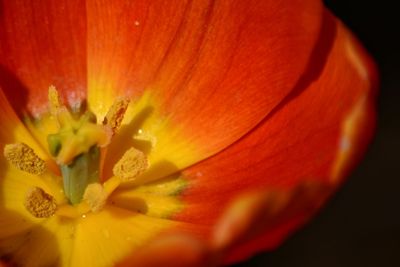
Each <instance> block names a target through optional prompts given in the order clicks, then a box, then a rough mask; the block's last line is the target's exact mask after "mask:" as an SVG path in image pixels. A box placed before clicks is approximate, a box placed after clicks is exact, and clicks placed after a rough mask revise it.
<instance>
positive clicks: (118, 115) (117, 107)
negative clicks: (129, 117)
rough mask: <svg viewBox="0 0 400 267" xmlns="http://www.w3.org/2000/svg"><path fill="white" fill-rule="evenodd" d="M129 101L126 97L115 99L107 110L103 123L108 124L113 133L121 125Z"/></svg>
mask: <svg viewBox="0 0 400 267" xmlns="http://www.w3.org/2000/svg"><path fill="white" fill-rule="evenodd" d="M129 102H130V100H129V99H128V98H120V99H117V100H116V101H115V102H114V103H113V105H112V106H111V108H110V109H109V110H108V112H107V115H106V117H105V118H104V120H103V124H104V125H108V126H110V127H111V129H112V131H113V134H115V132H116V131H117V130H118V129H119V127H120V126H121V123H122V120H123V118H124V115H125V112H126V110H127V109H128V105H129Z"/></svg>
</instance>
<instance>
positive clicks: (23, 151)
mask: <svg viewBox="0 0 400 267" xmlns="http://www.w3.org/2000/svg"><path fill="white" fill-rule="evenodd" d="M3 153H4V157H5V158H6V159H7V161H8V162H10V163H11V164H12V165H13V166H15V167H16V168H17V169H19V170H21V171H25V172H28V173H31V174H36V175H41V174H43V173H44V172H45V171H46V163H45V161H44V160H42V159H41V158H39V156H38V155H36V154H35V152H34V151H33V149H32V148H30V147H29V146H28V145H26V144H24V143H16V144H7V145H5V147H4V151H3Z"/></svg>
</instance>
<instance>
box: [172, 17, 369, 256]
mask: <svg viewBox="0 0 400 267" xmlns="http://www.w3.org/2000/svg"><path fill="white" fill-rule="evenodd" d="M325 19H326V22H325V23H328V24H332V26H333V27H334V28H335V29H336V36H335V42H334V44H333V47H332V49H331V50H330V53H329V56H328V58H327V59H326V64H325V66H324V69H323V70H322V72H321V73H320V75H319V76H318V77H316V78H317V80H316V81H315V82H314V83H312V84H311V85H310V86H309V87H308V88H307V89H306V90H304V91H302V92H299V93H298V94H297V95H292V96H291V98H289V99H286V101H285V102H284V103H283V104H282V105H280V108H279V109H276V110H275V111H274V112H273V113H272V114H271V115H270V116H268V117H267V118H266V119H265V120H264V122H263V123H262V124H261V125H259V126H258V127H257V128H256V129H255V130H254V131H252V132H250V133H249V134H247V135H246V136H245V137H244V138H242V139H241V140H239V141H238V142H237V143H235V144H233V145H232V146H230V147H228V148H227V149H226V150H224V151H223V152H221V153H219V154H217V155H215V156H214V157H212V158H209V159H207V160H206V161H203V162H201V163H199V164H197V165H196V166H193V167H191V168H189V169H187V170H185V171H184V172H183V176H184V177H186V179H188V186H187V190H186V191H185V192H184V196H183V201H184V202H186V208H185V209H184V210H182V212H180V213H179V214H177V215H176V219H178V220H183V221H188V222H191V223H199V224H208V225H212V224H214V223H215V221H216V219H217V218H218V217H219V215H220V214H221V213H222V212H223V210H224V208H226V206H227V203H229V202H230V201H232V199H233V198H234V197H235V195H236V194H239V193H240V192H244V191H248V190H250V191H251V190H255V189H258V188H280V190H284V191H285V190H286V191H287V190H288V191H291V190H293V188H295V187H296V186H297V185H298V184H302V183H303V182H304V181H305V180H312V181H315V182H317V183H320V184H325V185H327V186H332V187H333V188H335V187H337V185H338V179H335V175H336V173H340V175H342V172H341V171H333V170H335V168H337V167H335V166H336V165H337V162H338V161H339V160H340V159H339V158H341V157H340V153H341V151H342V150H343V149H344V147H343V143H342V140H341V139H342V137H343V135H344V133H347V132H349V131H348V130H346V127H347V126H346V125H348V124H349V123H348V121H349V118H353V117H354V116H355V115H354V114H355V113H354V112H355V111H354V109H355V108H356V110H358V113H357V116H355V117H356V118H358V119H353V120H350V121H353V122H354V121H357V122H358V123H357V124H354V125H353V126H354V127H350V128H351V131H350V132H351V135H350V136H351V137H349V138H347V142H349V144H347V145H346V147H345V148H346V149H347V150H346V151H347V154H346V155H350V156H348V157H347V158H345V161H342V163H341V164H340V167H339V169H341V168H347V169H348V168H349V167H351V166H352V165H349V164H352V163H354V161H353V160H354V158H353V157H352V155H354V154H359V153H360V151H363V150H364V149H365V146H366V144H367V143H368V141H369V140H370V138H371V134H366V135H363V133H370V132H371V127H372V126H373V124H371V122H372V120H373V117H371V116H370V115H371V112H367V111H370V110H371V109H372V108H373V102H372V99H373V97H374V91H371V89H372V88H373V87H374V86H375V84H374V79H375V78H376V77H375V76H374V75H375V73H374V70H373V69H372V68H371V67H372V63H371V61H370V59H369V58H368V56H367V55H366V54H365V53H364V51H363V50H361V49H360V48H359V46H358V44H357V43H356V42H355V40H354V38H353V37H352V36H351V35H350V33H349V32H348V31H347V30H346V29H345V28H344V27H343V26H342V24H341V23H340V22H338V21H337V20H336V19H334V18H333V17H332V16H331V15H329V14H327V15H326V18H325ZM355 58H356V59H357V60H355ZM362 99H367V100H368V101H362V102H361V104H360V101H361V100H362ZM360 105H361V106H360ZM347 128H348V127H347ZM316 200H317V199H316ZM299 216H300V217H304V218H302V219H301V220H300V219H299ZM308 216H309V215H308V213H307V214H297V215H296V216H294V215H293V216H292V218H290V216H289V217H287V218H286V221H283V222H281V226H282V227H281V228H280V229H275V230H271V231H268V233H266V235H265V236H263V237H264V239H263V241H264V247H265V246H266V244H267V246H268V248H272V247H274V246H276V245H277V244H278V243H279V242H281V240H282V239H283V238H284V237H285V236H287V234H288V233H289V232H291V231H293V229H295V228H297V227H298V226H299V224H300V223H301V222H304V219H305V218H307V217H308ZM282 229H284V230H282ZM257 246H258V247H257ZM257 246H256V248H258V249H259V248H260V247H261V246H260V244H259V243H258V244H257ZM252 251H255V248H254V247H252Z"/></svg>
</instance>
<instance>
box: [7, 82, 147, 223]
mask: <svg viewBox="0 0 400 267" xmlns="http://www.w3.org/2000/svg"><path fill="white" fill-rule="evenodd" d="M48 99H49V109H50V113H51V116H53V117H54V118H55V119H56V121H57V123H58V132H56V133H53V134H49V135H48V136H47V141H48V144H49V151H50V154H51V155H53V156H54V159H55V160H56V161H57V163H58V164H59V165H60V171H61V174H62V177H63V182H64V183H63V184H64V194H65V196H66V197H67V199H68V200H69V204H66V203H64V202H62V203H58V204H60V205H59V206H58V205H57V202H56V199H55V198H54V197H53V196H51V195H50V194H48V193H46V192H45V191H44V190H43V189H41V188H39V187H33V188H31V189H30V190H29V191H28V192H27V195H26V198H25V202H24V206H25V208H26V209H27V210H28V211H29V212H30V213H31V214H32V215H33V216H34V217H37V218H48V217H50V216H53V215H54V214H57V216H64V217H70V218H76V217H77V216H83V215H85V214H86V213H87V212H90V211H92V212H99V211H100V210H102V209H103V208H104V206H105V205H106V203H107V198H108V197H109V196H110V195H111V194H112V192H113V191H114V190H115V189H117V187H118V186H119V185H120V184H122V183H124V182H127V181H131V180H133V179H135V178H136V177H138V176H139V175H141V174H142V173H143V172H145V171H146V170H147V169H148V167H149V162H148V159H147V157H146V155H145V154H144V153H143V152H141V151H140V150H137V149H135V148H133V147H132V148H130V149H129V150H127V151H126V152H125V154H124V155H123V156H122V158H121V159H120V160H119V161H118V162H117V163H116V164H115V166H114V168H113V174H114V176H113V177H111V178H109V179H107V180H106V181H105V182H104V183H100V182H99V181H100V177H99V173H100V169H99V168H100V167H101V165H100V156H99V155H100V149H99V147H102V146H106V145H108V143H109V141H110V139H111V137H112V136H113V135H114V134H115V133H116V132H117V131H118V129H119V128H120V127H121V124H122V120H123V118H124V114H125V112H126V110H127V108H128V105H129V102H130V101H129V99H127V98H120V99H118V100H116V101H115V102H114V104H113V105H112V106H111V108H110V110H109V111H108V113H107V115H106V116H105V118H104V120H103V122H102V124H103V125H100V124H97V119H96V116H95V115H94V114H93V113H91V112H90V111H86V112H85V113H83V114H81V115H80V116H79V117H78V114H74V113H72V112H71V111H70V110H69V109H68V108H67V107H66V106H64V105H63V103H62V101H61V99H60V96H59V94H58V92H57V90H56V88H55V87H54V86H50V88H49V91H48ZM104 151H105V150H104ZM4 156H5V158H6V159H7V160H8V161H9V162H10V163H11V164H12V165H13V166H15V167H16V168H18V169H19V170H22V171H26V172H28V173H31V174H36V175H41V174H43V173H45V172H46V171H47V169H46V163H45V161H44V160H42V159H41V158H39V157H38V156H37V155H36V154H35V152H34V151H33V149H32V148H30V147H29V146H28V145H26V144H24V143H17V144H8V145H6V146H5V147H4ZM43 177H45V176H43ZM82 189H83V190H84V191H83V190H82ZM82 194H83V195H82ZM81 200H83V201H82V202H81ZM70 204H73V205H70Z"/></svg>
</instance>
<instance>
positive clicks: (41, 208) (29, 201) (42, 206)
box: [24, 187, 57, 218]
mask: <svg viewBox="0 0 400 267" xmlns="http://www.w3.org/2000/svg"><path fill="white" fill-rule="evenodd" d="M24 204H25V208H26V209H27V210H28V211H29V212H30V213H31V214H32V215H33V216H35V217H36V218H48V217H50V216H52V215H54V214H55V213H56V210H57V204H56V200H55V199H54V197H52V196H51V195H49V194H47V193H46V192H44V190H43V189H41V188H39V187H33V188H31V189H30V190H29V191H28V193H27V195H26V199H25V203H24Z"/></svg>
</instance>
